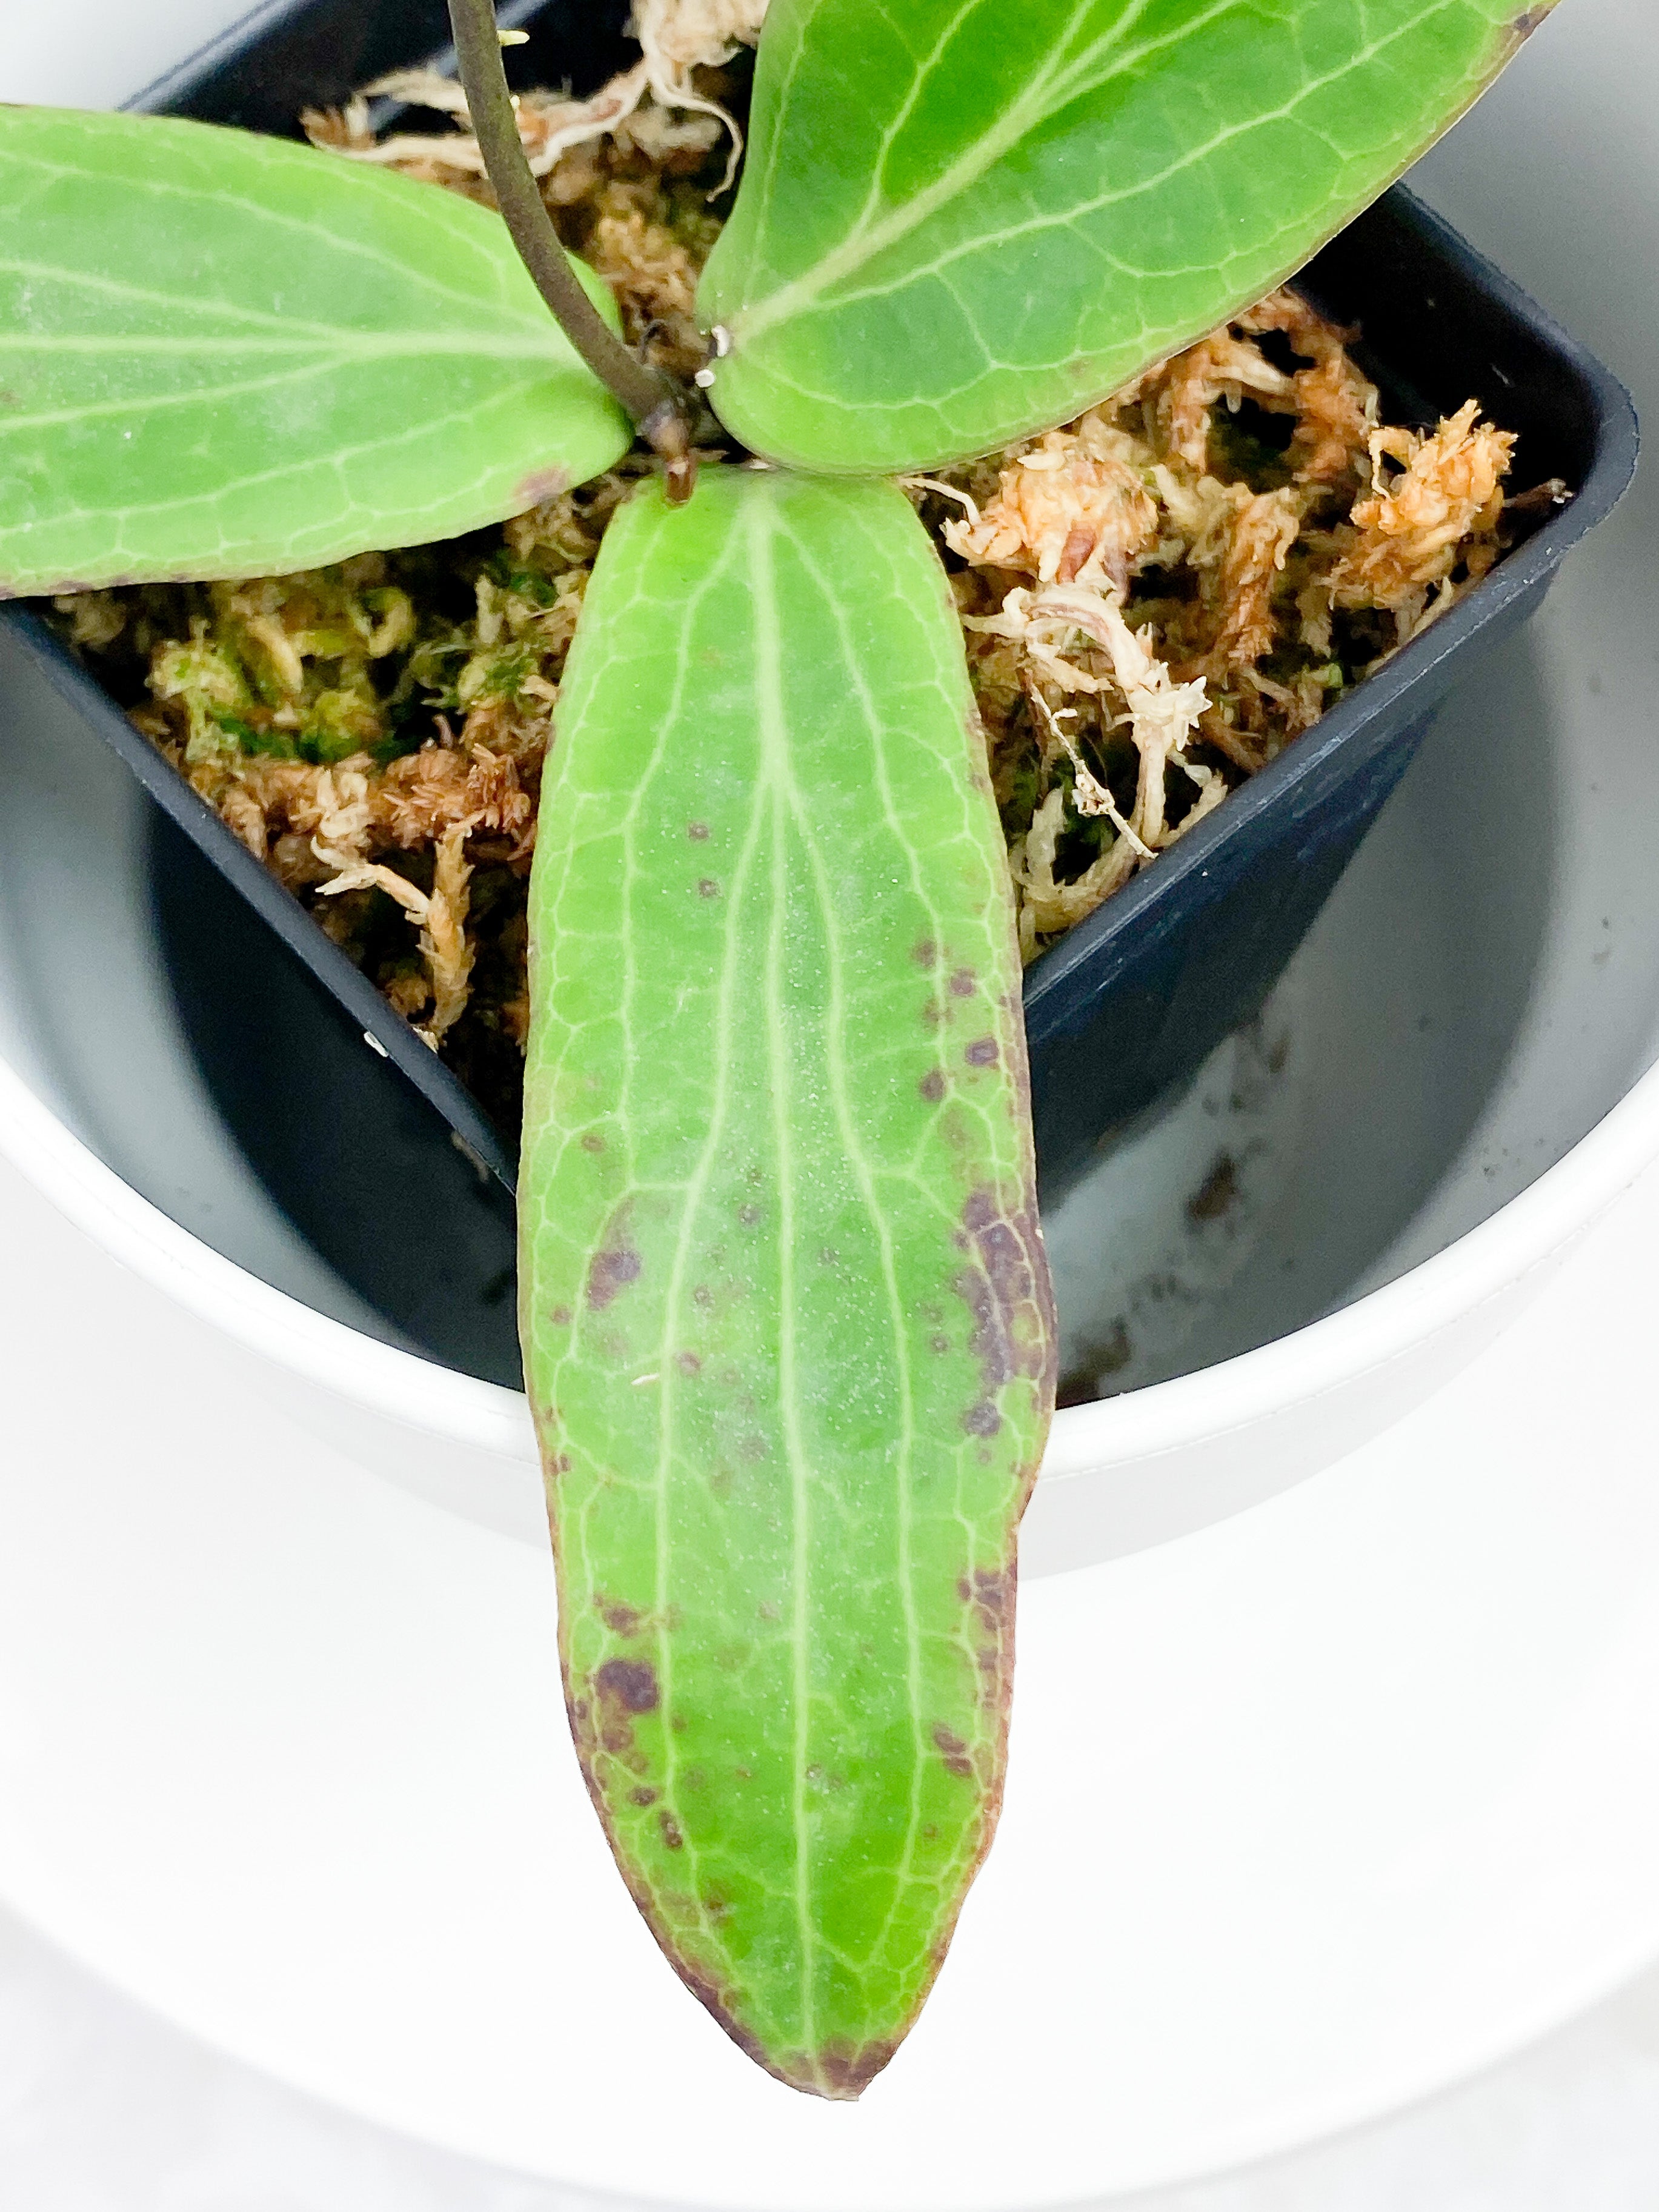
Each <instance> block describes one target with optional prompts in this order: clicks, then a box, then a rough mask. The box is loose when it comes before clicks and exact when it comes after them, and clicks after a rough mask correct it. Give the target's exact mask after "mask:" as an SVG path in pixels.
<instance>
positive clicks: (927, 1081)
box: [919, 1067, 945, 1106]
mask: <svg viewBox="0 0 1659 2212" xmlns="http://www.w3.org/2000/svg"><path fill="white" fill-rule="evenodd" d="M919 1088H920V1089H921V1095H922V1097H924V1098H925V1099H926V1100H927V1103H928V1104H929V1105H930V1106H936V1105H938V1103H939V1100H940V1099H941V1098H943V1097H944V1096H945V1071H944V1070H943V1068H939V1067H930V1068H929V1069H928V1071H927V1074H926V1075H924V1076H923V1077H922V1079H921V1085H920V1086H919Z"/></svg>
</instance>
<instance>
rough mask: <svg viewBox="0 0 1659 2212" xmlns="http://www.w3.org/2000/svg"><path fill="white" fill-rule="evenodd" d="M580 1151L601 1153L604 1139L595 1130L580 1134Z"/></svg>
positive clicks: (587, 1130) (586, 1130) (603, 1148)
mask: <svg viewBox="0 0 1659 2212" xmlns="http://www.w3.org/2000/svg"><path fill="white" fill-rule="evenodd" d="M582 1150H583V1151H584V1152H603V1151H604V1150H605V1139H604V1138H603V1137H602V1136H601V1135H600V1134H599V1131H598V1130H597V1129H585V1130H584V1131H583V1132H582Z"/></svg>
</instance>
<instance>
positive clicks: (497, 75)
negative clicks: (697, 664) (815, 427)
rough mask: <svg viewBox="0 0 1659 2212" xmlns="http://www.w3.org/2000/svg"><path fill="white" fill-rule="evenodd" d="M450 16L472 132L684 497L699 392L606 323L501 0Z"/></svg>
mask: <svg viewBox="0 0 1659 2212" xmlns="http://www.w3.org/2000/svg"><path fill="white" fill-rule="evenodd" d="M449 20H450V23H451V26H452V27H453V30H454V33H455V54H456V62H457V66H458V69H459V76H460V80H461V89H462V90H463V91H464V92H465V94H466V105H467V112H468V114H469V115H470V117H471V122H472V130H473V134H474V136H475V137H477V142H478V150H479V152H480V153H481V154H482V155H483V161H484V167H485V169H486V170H487V171H488V173H489V181H490V183H491V184H492V185H494V186H495V197H496V200H497V201H498V203H499V204H500V206H501V216H502V219H503V220H504V222H506V224H507V230H508V232H509V233H510V234H511V236H512V240H513V245H514V246H517V248H518V250H519V255H520V259H521V260H522V261H523V263H524V265H525V267H526V269H527V270H529V271H530V274H531V276H532V279H533V280H534V283H535V285H536V289H537V290H538V292H539V293H540V294H541V295H542V297H543V299H544V300H545V301H546V302H547V305H548V307H549V309H550V312H551V313H552V314H553V316H554V318H555V319H556V321H557V322H558V324H559V325H560V327H561V329H562V331H564V334H565V336H566V337H568V339H569V341H570V343H571V344H572V345H573V346H574V348H575V349H576V351H577V352H578V353H579V354H580V356H581V358H582V359H583V361H585V362H586V364H587V366H588V367H589V368H591V369H592V372H593V374H594V375H595V376H597V377H598V378H599V380H600V381H601V383H603V384H605V385H607V386H609V387H610V389H611V391H612V392H614V393H615V394H616V397H617V399H618V400H619V401H620V402H621V404H622V405H623V407H625V408H626V409H627V410H628V412H629V415H630V416H632V418H633V421H634V424H635V428H637V429H638V431H639V433H640V435H641V437H642V438H643V439H644V440H645V441H646V443H647V445H648V446H649V447H651V450H652V451H653V453H655V454H657V455H658V457H659V459H660V460H661V461H662V462H663V464H664V467H665V473H666V478H667V482H666V490H667V494H668V497H669V499H670V501H671V503H673V504H675V505H678V504H679V503H680V501H684V500H685V499H689V498H690V494H691V488H692V485H693V484H694V483H695V482H696V459H695V457H694V455H693V453H692V450H691V425H692V420H693V412H692V407H691V403H690V398H689V396H688V395H687V394H686V393H685V392H684V391H682V389H681V388H680V386H678V384H677V383H675V382H674V380H672V379H671V378H670V377H666V376H664V375H662V374H660V373H659V371H658V370H656V369H654V368H647V365H646V364H645V363H644V362H642V361H640V360H639V359H637V358H636V356H635V355H634V354H633V353H631V352H630V351H629V349H628V347H627V346H626V345H624V344H623V342H622V340H621V339H620V338H619V337H617V336H616V334H615V333H614V332H613V331H611V330H610V329H609V328H607V326H606V325H605V320H604V318H603V317H602V316H601V315H600V313H599V310H598V308H597V307H595V306H594V305H593V302H592V301H591V300H590V299H589V298H588V296H587V295H586V292H585V291H584V290H583V289H582V288H581V285H580V283H579V282H578V280H577V276H576V272H575V270H574V269H573V268H572V267H571V265H570V258H569V256H568V254H567V253H566V252H565V250H564V247H563V246H562V244H561V243H560V240H559V235H558V233H557V232H556V230H555V229H554V228H553V220H552V217H551V216H550V215H549V214H548V212H547V209H546V207H545V206H544V204H543V200H542V196H541V191H540V190H539V188H538V185H537V183H536V179H535V178H534V176H533V175H532V173H531V167H530V163H529V161H528V159H527V157H526V154H525V150H524V143H523V141H522V140H521V139H520V137H519V118H518V114H517V112H516V110H515V109H514V107H513V95H512V94H511V93H510V92H509V91H508V89H507V71H506V69H505V68H504V67H503V65H502V62H501V32H500V30H499V28H498V27H497V25H496V21H495V0H449Z"/></svg>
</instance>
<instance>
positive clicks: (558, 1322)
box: [547, 1306, 576, 1328]
mask: <svg viewBox="0 0 1659 2212" xmlns="http://www.w3.org/2000/svg"><path fill="white" fill-rule="evenodd" d="M547 1317H548V1319H549V1320H550V1322H552V1324H553V1326H554V1328H569V1326H570V1324H571V1322H573V1321H574V1319H575V1317H576V1316H574V1314H573V1313H572V1312H571V1310H570V1309H569V1307H568V1306H555V1307H554V1309H553V1310H552V1312H551V1313H550V1314H549V1316H547Z"/></svg>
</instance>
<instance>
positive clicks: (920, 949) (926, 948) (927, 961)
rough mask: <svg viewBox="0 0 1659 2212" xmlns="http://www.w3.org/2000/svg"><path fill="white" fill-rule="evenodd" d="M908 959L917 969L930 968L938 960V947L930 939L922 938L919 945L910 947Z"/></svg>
mask: <svg viewBox="0 0 1659 2212" xmlns="http://www.w3.org/2000/svg"><path fill="white" fill-rule="evenodd" d="M910 957H911V958H912V959H913V960H914V961H915V963H916V965H917V967H918V968H931V967H933V965H934V964H935V963H936V962H937V961H938V959H939V947H938V945H935V944H934V942H933V939H932V938H931V937H924V938H923V939H922V940H921V944H920V945H912V947H911V948H910Z"/></svg>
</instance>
